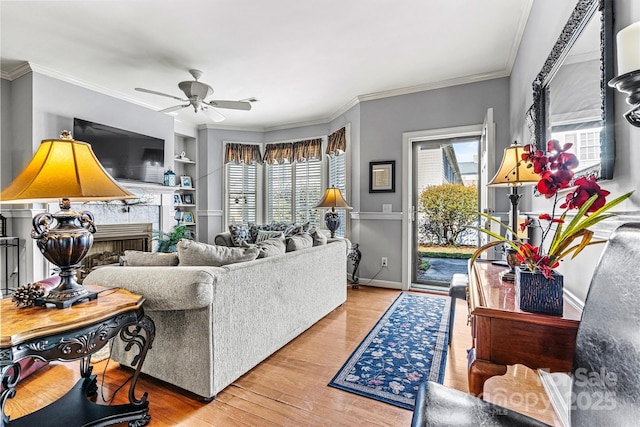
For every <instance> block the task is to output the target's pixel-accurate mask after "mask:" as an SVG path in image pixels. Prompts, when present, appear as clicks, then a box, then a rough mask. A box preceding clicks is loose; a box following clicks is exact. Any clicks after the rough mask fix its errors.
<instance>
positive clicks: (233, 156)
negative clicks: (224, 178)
mask: <svg viewBox="0 0 640 427" xmlns="http://www.w3.org/2000/svg"><path fill="white" fill-rule="evenodd" d="M224 163H225V164H227V163H235V164H237V165H238V164H241V163H244V164H245V165H250V164H255V163H262V155H261V154H260V147H259V146H257V145H255V144H238V143H230V144H227V149H226V151H225V154H224Z"/></svg>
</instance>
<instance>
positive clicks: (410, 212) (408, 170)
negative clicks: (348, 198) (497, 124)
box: [402, 124, 482, 290]
mask: <svg viewBox="0 0 640 427" xmlns="http://www.w3.org/2000/svg"><path fill="white" fill-rule="evenodd" d="M481 134H482V124H478V125H469V126H458V127H451V128H443V129H432V130H419V131H415V132H403V133H402V160H403V165H402V166H403V170H404V173H403V176H402V200H403V207H402V208H403V209H402V289H403V290H409V289H410V288H411V277H412V274H411V273H412V272H411V269H412V263H411V251H412V245H413V242H412V234H413V233H412V228H413V221H414V214H415V212H414V206H413V204H412V202H413V158H412V157H413V155H412V151H413V150H412V147H413V143H414V142H418V141H432V140H438V139H447V138H456V137H465V136H480V135H481Z"/></svg>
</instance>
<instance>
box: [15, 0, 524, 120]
mask: <svg viewBox="0 0 640 427" xmlns="http://www.w3.org/2000/svg"><path fill="white" fill-rule="evenodd" d="M529 1H532V0H529ZM529 8H530V6H529ZM527 13H528V9H527ZM514 43H515V42H514ZM514 46H517V45H516V44H514ZM511 56H513V58H511V59H510V64H509V67H508V68H507V69H505V70H502V71H496V72H492V73H486V74H480V75H474V76H467V77H460V78H455V79H449V80H441V81H439V82H433V83H426V84H420V85H414V86H407V87H403V88H398V89H392V90H386V91H381V92H373V93H369V94H365V95H359V96H357V97H355V98H353V99H351V100H350V101H349V102H347V103H345V104H344V105H343V106H341V107H340V108H339V109H338V110H336V111H335V112H334V113H333V114H331V115H330V116H328V117H324V118H319V119H315V120H306V121H302V122H293V123H283V124H280V125H276V126H268V127H264V126H225V125H223V124H215V125H214V124H209V123H205V124H201V125H197V129H198V130H202V129H213V130H233V131H250V132H273V131H278V130H285V129H293V128H298V127H305V126H314V125H324V124H328V123H331V122H332V121H333V120H335V119H336V118H338V117H340V116H341V115H342V114H344V113H346V112H347V111H349V110H350V109H351V108H353V107H355V106H356V105H358V104H359V103H361V102H364V101H372V100H376V99H382V98H390V97H392V96H399V95H407V94H411V93H416V92H424V91H428V90H434V89H441V88H445V87H450V86H459V85H463V84H469V83H476V82H481V81H485V80H491V79H497V78H502V77H508V76H509V75H510V70H511V67H512V65H513V61H514V60H515V54H512V55H511ZM30 72H37V73H39V74H43V75H46V76H49V77H53V78H55V79H58V80H62V81H64V82H67V83H71V84H73V85H76V86H80V87H84V88H86V89H90V90H93V91H95V92H98V93H101V94H104V95H108V96H111V97H114V98H117V99H121V100H123V101H126V102H130V103H132V104H135V105H139V106H142V107H145V108H149V109H151V110H157V106H155V105H153V104H149V103H146V102H142V101H140V100H138V99H135V98H132V97H130V96H129V95H126V94H124V93H122V92H118V91H114V90H111V89H107V88H105V87H102V86H99V85H96V84H93V83H90V82H87V81H84V80H80V79H77V78H75V77H71V76H69V75H66V74H63V73H60V72H58V71H55V70H52V69H50V68H47V67H43V66H41V65H38V64H34V63H32V62H25V63H23V64H21V65H19V66H18V67H16V68H14V69H13V70H11V71H10V72H8V73H7V72H2V78H3V79H6V80H10V81H11V80H15V79H17V78H19V77H22V76H24V75H25V74H28V73H30ZM170 115H174V116H175V113H174V114H170ZM174 120H177V119H174ZM183 123H184V122H183Z"/></svg>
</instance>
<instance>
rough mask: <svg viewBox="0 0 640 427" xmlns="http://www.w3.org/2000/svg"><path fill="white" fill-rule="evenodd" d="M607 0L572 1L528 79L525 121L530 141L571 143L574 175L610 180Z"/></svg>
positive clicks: (610, 35)
mask: <svg viewBox="0 0 640 427" xmlns="http://www.w3.org/2000/svg"><path fill="white" fill-rule="evenodd" d="M613 63H614V61H613V0H578V3H577V5H576V7H575V8H574V10H573V12H572V14H571V16H570V18H569V20H568V21H567V23H566V25H565V27H564V28H563V30H562V33H561V34H560V37H558V40H557V41H556V43H555V45H554V46H553V49H552V50H551V53H550V54H549V56H548V57H547V60H546V61H545V63H544V65H543V67H542V70H541V71H540V72H539V73H538V75H537V76H536V79H535V80H534V82H533V105H532V106H531V108H530V110H529V112H528V117H527V120H528V121H529V122H530V123H529V124H530V127H531V128H532V133H533V139H534V141H535V144H536V146H537V147H538V148H539V149H541V150H544V151H546V148H547V147H546V143H547V141H548V140H550V139H558V140H560V141H561V142H572V143H573V144H574V146H573V147H572V150H574V153H575V154H576V155H577V156H578V159H579V160H580V166H579V169H578V170H577V171H576V175H575V177H576V178H578V177H579V176H584V175H594V176H595V177H596V178H597V179H611V178H612V177H613V166H614V160H615V140H614V117H615V116H614V111H613V103H614V95H613V89H612V88H611V87H609V86H608V85H607V82H608V81H609V80H611V79H612V78H613V77H614V74H613V72H614V70H613Z"/></svg>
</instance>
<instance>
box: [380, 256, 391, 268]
mask: <svg viewBox="0 0 640 427" xmlns="http://www.w3.org/2000/svg"><path fill="white" fill-rule="evenodd" d="M380 265H382V266H383V267H388V266H389V262H388V260H387V257H386V256H383V257H382V258H381V259H380Z"/></svg>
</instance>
